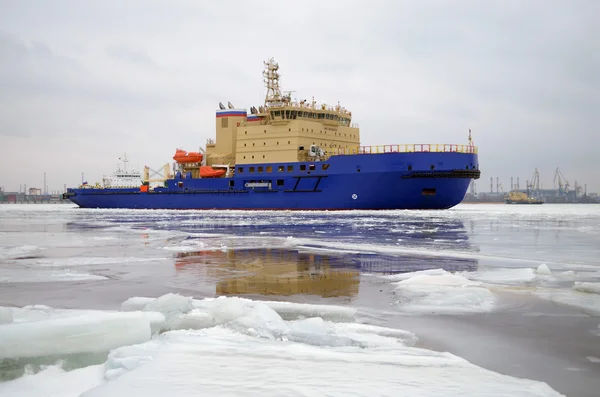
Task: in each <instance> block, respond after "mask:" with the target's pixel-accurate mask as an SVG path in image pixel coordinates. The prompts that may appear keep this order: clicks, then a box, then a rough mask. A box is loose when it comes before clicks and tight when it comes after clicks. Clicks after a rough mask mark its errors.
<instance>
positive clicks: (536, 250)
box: [0, 204, 600, 397]
mask: <svg viewBox="0 0 600 397" xmlns="http://www.w3.org/2000/svg"><path fill="white" fill-rule="evenodd" d="M599 390H600V205H560V204H544V205H541V206H508V205H502V204H477V205H459V206H457V207H455V208H453V209H451V210H446V211H341V212H296V211H293V212H287V211H281V212H271V211H265V212H261V211H252V212H243V211H143V210H135V211H130V210H86V209H79V208H76V207H75V206H72V205H59V204H55V205H39V204H38V205H34V204H32V205H10V204H7V205H0V395H1V396H40V397H41V396H44V397H47V396H61V397H63V396H65V397H68V396H85V397H93V396H133V395H135V396H144V397H153V396H160V397H164V396H165V395H173V396H399V395H410V396H436V397H437V396H464V395H469V396H484V395H485V396H560V395H567V396H574V397H575V396H598V395H599Z"/></svg>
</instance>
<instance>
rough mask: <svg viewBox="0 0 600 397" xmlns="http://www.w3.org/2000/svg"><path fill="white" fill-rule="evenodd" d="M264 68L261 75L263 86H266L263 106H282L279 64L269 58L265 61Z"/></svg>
mask: <svg viewBox="0 0 600 397" xmlns="http://www.w3.org/2000/svg"><path fill="white" fill-rule="evenodd" d="M264 64H265V70H264V71H263V77H264V82H265V86H266V87H267V95H266V96H265V108H268V107H270V106H283V101H282V98H281V90H280V88H279V72H278V70H279V64H278V63H277V62H275V60H273V58H271V59H269V61H268V62H265V63H264Z"/></svg>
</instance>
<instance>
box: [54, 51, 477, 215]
mask: <svg viewBox="0 0 600 397" xmlns="http://www.w3.org/2000/svg"><path fill="white" fill-rule="evenodd" d="M264 66H265V69H264V71H263V77H264V81H265V84H266V88H267V93H266V96H265V101H264V104H263V105H261V106H258V107H255V106H251V107H250V109H249V112H248V111H247V110H246V109H238V108H236V107H235V106H233V105H232V104H231V102H228V106H227V107H226V106H224V105H223V104H222V103H219V109H218V110H216V139H215V140H212V139H209V140H208V141H207V143H206V146H205V149H202V148H201V149H200V151H199V152H192V153H188V152H185V151H183V150H182V149H179V150H178V151H176V154H175V156H174V160H175V161H176V163H175V164H173V174H171V172H170V170H169V169H168V168H169V167H168V166H167V167H165V171H164V175H165V176H164V179H161V180H160V184H157V185H155V186H152V185H150V184H149V182H150V181H153V180H152V179H149V177H148V176H147V175H148V172H145V177H144V182H143V183H142V184H141V185H140V186H138V187H136V188H112V187H110V188H107V187H102V186H100V187H96V188H71V189H68V190H67V192H66V193H65V194H64V197H65V198H68V199H70V200H71V201H72V202H74V203H76V204H77V205H79V206H80V207H82V208H139V209H252V210H264V209H276V210H288V209H292V210H354V209H364V210H372V209H377V210H379V209H445V208H450V207H453V206H455V205H456V204H458V203H460V202H461V200H462V199H463V197H464V195H465V192H466V191H467V188H468V187H469V183H470V182H471V180H472V179H478V178H479V177H480V170H479V160H478V155H477V148H476V147H475V146H474V145H473V142H472V140H471V132H470V130H469V143H468V144H391V145H381V146H361V144H360V131H359V128H358V125H356V124H354V123H353V122H352V112H350V111H349V110H347V109H346V108H344V107H342V106H340V104H339V103H338V104H337V105H334V106H330V105H327V104H317V102H316V101H315V100H314V98H313V99H312V101H307V100H300V101H297V100H293V99H292V97H291V92H283V93H282V91H281V89H280V87H279V77H280V75H279V65H278V64H277V63H276V62H275V61H274V60H273V59H270V60H269V61H267V62H265V63H264ZM204 167H208V168H204Z"/></svg>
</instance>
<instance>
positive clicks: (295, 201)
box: [65, 152, 480, 210]
mask: <svg viewBox="0 0 600 397" xmlns="http://www.w3.org/2000/svg"><path fill="white" fill-rule="evenodd" d="M250 171H252V172H250ZM479 174H480V172H479V163H478V158H477V154H474V153H459V152H412V153H381V154H356V155H338V156H332V157H330V158H329V159H328V160H327V161H320V162H319V161H317V162H295V163H271V164H238V165H236V168H235V174H234V176H232V177H229V178H201V179H192V178H191V176H182V175H179V174H178V175H176V176H175V178H174V179H170V180H167V181H166V183H165V187H160V188H155V189H153V190H150V191H149V192H142V191H140V189H139V188H127V189H95V188H79V189H68V191H67V193H65V198H68V199H70V200H71V201H72V202H74V203H76V204H77V205H79V206H80V207H82V208H133V209H247V210H259V209H277V210H284V209H292V210H351V209H364V210H375V209H377V210H379V209H446V208H450V207H453V206H455V205H456V204H458V203H460V202H461V201H462V199H463V198H464V195H465V193H466V191H467V189H468V187H469V183H470V181H471V179H473V178H475V179H477V178H479Z"/></svg>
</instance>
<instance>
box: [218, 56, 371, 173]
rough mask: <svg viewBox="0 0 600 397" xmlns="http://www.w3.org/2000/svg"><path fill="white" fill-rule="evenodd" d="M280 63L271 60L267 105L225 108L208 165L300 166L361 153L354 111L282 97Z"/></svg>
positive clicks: (220, 112) (267, 71)
mask: <svg viewBox="0 0 600 397" xmlns="http://www.w3.org/2000/svg"><path fill="white" fill-rule="evenodd" d="M278 69H279V65H278V64H277V63H276V62H275V61H273V59H271V60H269V61H268V62H265V71H264V72H263V76H264V78H265V84H266V86H267V95H266V98H265V103H264V105H263V106H259V107H258V108H256V107H252V108H251V109H250V114H249V115H248V113H247V111H246V109H235V108H234V106H233V105H231V103H229V104H228V108H225V106H223V105H222V104H220V108H221V109H220V110H218V111H217V115H216V116H217V119H216V137H215V138H216V139H215V140H214V141H213V140H209V141H208V142H207V145H206V155H207V165H214V164H231V165H233V164H236V163H237V164H256V163H279V162H297V161H303V160H307V159H308V158H319V159H326V158H327V157H329V156H330V155H331V154H332V153H339V152H343V153H357V152H358V150H359V145H360V132H359V128H358V127H357V126H353V125H352V113H351V112H349V111H348V110H346V109H345V108H343V107H342V106H340V105H339V104H338V105H336V106H328V105H325V104H321V105H317V103H316V102H315V101H314V98H313V100H312V101H310V102H307V101H305V100H303V101H292V99H291V94H290V93H287V94H285V95H282V94H281V91H280V88H279V73H278Z"/></svg>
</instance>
